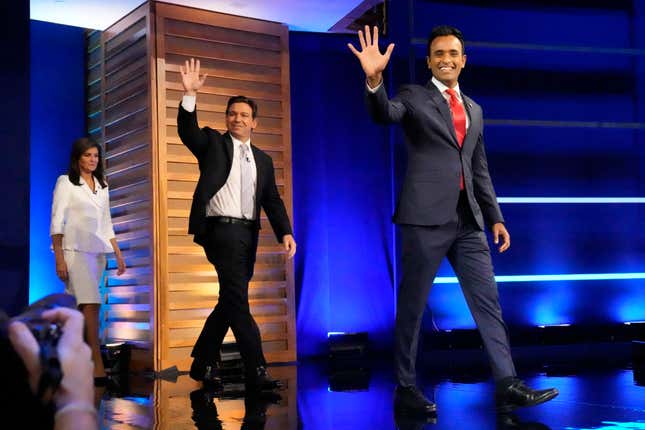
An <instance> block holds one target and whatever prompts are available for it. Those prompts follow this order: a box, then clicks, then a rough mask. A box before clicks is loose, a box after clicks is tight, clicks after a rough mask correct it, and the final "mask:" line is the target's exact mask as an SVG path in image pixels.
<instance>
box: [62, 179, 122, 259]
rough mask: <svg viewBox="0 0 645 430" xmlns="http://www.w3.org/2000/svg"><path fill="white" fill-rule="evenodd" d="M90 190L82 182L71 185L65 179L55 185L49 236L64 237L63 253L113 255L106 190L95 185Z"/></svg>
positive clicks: (107, 193) (112, 229)
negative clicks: (70, 251)
mask: <svg viewBox="0 0 645 430" xmlns="http://www.w3.org/2000/svg"><path fill="white" fill-rule="evenodd" d="M94 184H95V189H94V190H91V189H90V187H89V185H88V184H87V183H85V181H84V180H83V178H81V179H80V185H74V184H73V183H72V182H71V181H70V180H69V177H68V176H67V175H61V176H59V177H58V180H57V181H56V188H54V199H53V203H52V216H51V224H50V229H49V230H50V235H52V236H53V235H55V234H62V235H63V249H67V250H73V251H83V252H91V253H106V252H114V249H113V248H112V244H111V243H110V239H114V237H115V235H114V227H113V226H112V217H111V215H110V197H109V191H108V188H107V187H105V188H103V187H101V184H100V183H99V181H98V180H95V181H94Z"/></svg>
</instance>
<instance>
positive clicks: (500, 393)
mask: <svg viewBox="0 0 645 430" xmlns="http://www.w3.org/2000/svg"><path fill="white" fill-rule="evenodd" d="M558 393H559V392H558V390H557V389H556V388H547V389H546V390H534V389H532V388H529V387H527V386H526V385H525V384H524V382H523V381H522V380H520V379H518V378H511V379H509V380H508V381H504V382H502V383H501V384H499V385H498V387H497V389H496V392H495V403H496V406H497V412H498V413H500V414H507V413H509V412H512V411H513V410H515V409H517V408H521V407H525V406H535V405H539V404H541V403H544V402H548V401H549V400H551V399H553V398H554V397H555V396H557V395H558Z"/></svg>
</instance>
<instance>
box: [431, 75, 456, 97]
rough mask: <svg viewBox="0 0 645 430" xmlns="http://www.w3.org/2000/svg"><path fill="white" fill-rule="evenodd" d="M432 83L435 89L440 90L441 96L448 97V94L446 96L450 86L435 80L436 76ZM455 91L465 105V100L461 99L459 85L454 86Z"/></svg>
mask: <svg viewBox="0 0 645 430" xmlns="http://www.w3.org/2000/svg"><path fill="white" fill-rule="evenodd" d="M432 83H433V84H434V86H435V87H437V88H438V89H439V91H440V92H441V94H442V95H443V96H444V97H446V96H448V94H446V90H447V89H448V86H447V85H446V84H444V83H443V82H441V81H440V80H439V79H437V78H435V77H434V76H433V77H432ZM453 90H455V92H456V93H457V99H458V100H459V101H460V102H462V103H463V100H462V99H461V91H460V90H459V83H457V85H455V86H454V88H453Z"/></svg>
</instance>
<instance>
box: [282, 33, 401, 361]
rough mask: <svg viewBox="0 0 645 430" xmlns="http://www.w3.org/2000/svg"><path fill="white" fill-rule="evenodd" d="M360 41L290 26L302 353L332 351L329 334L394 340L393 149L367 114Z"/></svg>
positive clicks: (377, 341)
mask: <svg viewBox="0 0 645 430" xmlns="http://www.w3.org/2000/svg"><path fill="white" fill-rule="evenodd" d="M353 39H354V38H353V37H349V36H342V35H333V34H316V33H297V32H291V33H290V39H289V43H290V56H291V141H292V147H293V150H292V152H293V155H292V157H293V195H294V225H295V234H296V239H297V240H298V241H299V246H298V254H297V255H296V261H295V267H296V286H297V294H296V297H297V320H298V321H297V333H298V352H299V354H300V355H309V354H317V353H321V352H324V351H326V340H327V333H328V332H355V331H368V332H369V335H370V339H371V341H373V343H374V345H376V346H377V347H379V346H380V347H384V346H387V345H389V343H390V342H391V339H392V323H393V321H394V291H393V286H394V282H393V276H394V256H393V227H392V223H391V221H390V219H391V214H392V198H393V197H392V182H391V181H392V161H391V158H392V153H391V147H390V143H389V142H390V139H389V130H388V129H387V128H385V127H380V126H376V125H374V124H373V123H372V122H371V120H370V119H369V117H368V115H367V111H366V109H365V106H364V101H363V97H364V91H365V81H364V75H363V73H362V71H361V69H360V66H359V64H358V62H357V61H356V59H355V58H354V56H353V55H352V54H351V52H349V50H348V49H347V46H346V44H347V42H348V41H353Z"/></svg>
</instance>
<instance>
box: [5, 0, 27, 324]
mask: <svg viewBox="0 0 645 430" xmlns="http://www.w3.org/2000/svg"><path fill="white" fill-rule="evenodd" d="M2 18H3V21H2V26H1V27H0V49H1V50H2V52H3V54H4V56H5V58H6V61H5V67H3V68H2V70H0V90H2V96H3V102H2V104H0V118H2V122H1V123H0V145H2V157H0V172H2V181H0V195H1V196H2V203H3V207H2V211H0V279H1V281H2V288H0V309H3V310H4V311H5V312H7V313H8V314H9V315H12V314H15V313H17V312H19V311H20V310H21V309H22V308H23V307H24V306H25V305H26V304H27V283H28V268H27V264H28V261H29V253H28V249H29V248H28V245H29V216H28V215H29V54H28V51H29V3H28V2H4V3H3V5H2Z"/></svg>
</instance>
